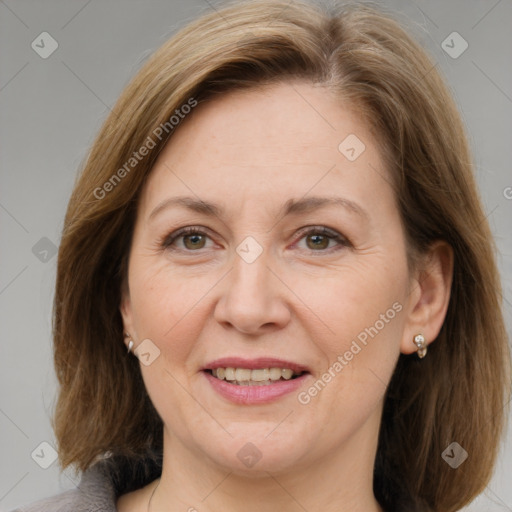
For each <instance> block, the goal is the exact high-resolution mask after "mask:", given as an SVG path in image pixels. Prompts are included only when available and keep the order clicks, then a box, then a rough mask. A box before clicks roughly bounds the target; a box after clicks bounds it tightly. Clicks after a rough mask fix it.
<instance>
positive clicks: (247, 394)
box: [203, 371, 309, 405]
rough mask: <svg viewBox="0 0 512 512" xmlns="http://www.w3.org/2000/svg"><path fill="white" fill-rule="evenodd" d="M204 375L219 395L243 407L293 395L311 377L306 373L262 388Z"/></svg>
mask: <svg viewBox="0 0 512 512" xmlns="http://www.w3.org/2000/svg"><path fill="white" fill-rule="evenodd" d="M203 374H204V375H205V377H206V378H207V379H208V381H209V383H210V384H211V386H212V388H213V389H214V390H215V391H217V393H219V395H221V396H223V397H224V398H227V399H228V400H230V401H231V402H234V403H236V404H243V405H250V404H263V403H267V402H272V401H274V400H277V399H278V398H280V397H282V396H284V395H287V394H288V393H293V392H294V391H297V389H298V388H300V386H302V384H303V383H304V380H305V379H306V378H307V377H308V375H309V374H308V373H304V374H302V375H300V376H299V377H297V378H295V379H290V380H276V381H274V382H272V384H266V385H265V384H264V385H262V386H240V385H238V384H230V383H229V382H227V381H225V380H220V379H217V378H216V377H214V376H213V375H211V374H210V373H208V372H205V371H203Z"/></svg>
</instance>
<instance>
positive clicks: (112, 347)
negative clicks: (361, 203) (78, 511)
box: [53, 0, 510, 512]
mask: <svg viewBox="0 0 512 512" xmlns="http://www.w3.org/2000/svg"><path fill="white" fill-rule="evenodd" d="M291 80H302V81H306V82H309V83H314V84H320V85H323V86H325V87H326V88H327V89H329V90H331V91H333V92H334V93H335V94H336V97H337V98H339V99H340V101H344V102H345V103H346V104H348V105H349V106H351V107H352V108H354V110H355V112H357V113H358V114H359V115H360V116H362V118H363V119H364V120H365V121H366V122H367V123H368V126H369V127H370V129H371V130H372V132H373V133H374V134H375V137H376V138H377V139H378V141H379V144H380V145H381V146H382V154H383V159H384V161H385V163H386V166H387V168H388V169H389V173H390V175H391V176H392V181H393V186H394V190H395V194H396V200H397V205H398V208H399V211H400V215H401V219H402V223H403V227H404V233H405V237H406V242H407V248H408V256H409V257H410V258H411V261H413V262H414V261H416V260H417V257H416V256H417V255H421V254H425V253H426V251H427V249H428V248H429V247H430V245H431V244H432V243H433V242H435V241H437V240H444V241H446V242H447V243H449V244H450V246H451V247H452V248H453V252H454V274H453V282H452V287H451V298H450V303H449V307H448V311H447V314H446V318H445V321H444V323H443V326H442V328H441V331H440V333H439V335H438V337H437V339H436V340H435V342H434V343H432V344H431V345H430V347H429V353H428V356H427V357H426V358H425V359H422V360H419V359H418V358H417V357H415V356H414V357H411V356H406V355H403V354H402V355H400V357H399V360H398V363H397V366H396V369H395V372H394V374H393V376H392V379H391V382H390V384H389V387H388V391H387V394H386V398H385V403H384V410H383V416H382V423H381V429H380V434H379V442H378V449H377V454H376V460H375V467H374V493H375V496H376V497H377V499H378V500H379V502H380V503H381V505H382V506H384V507H385V508H386V509H388V508H389V509H391V510H393V509H395V507H396V508H398V506H399V505H400V504H407V506H409V507H410V508H409V509H408V510H435V511H437V512H449V511H455V510H459V509H460V508H461V507H462V506H464V505H466V504H467V503H469V502H470V501H471V500H472V499H473V498H474V497H475V496H476V495H477V494H479V493H480V492H481V491H482V490H483V489H484V488H485V486H486V484H487V482H488V481H489V479H490V477H491V475H492V472H493V467H494V464H495V462H496V458H497V454H498V449H499V440H500V437H501V435H502V433H503V428H504V425H505V423H506V417H507V410H506V408H505V403H506V402H507V399H508V396H509V393H510V367H509V361H510V354H509V349H508V344H507V335H506V331H505V327H504V321H503V315H502V310H501V308H502V295H501V286H500V279H499V274H498V272H497V267H496V262H495V247H494V243H493V240H492V236H491V232H490V229H489V226H488V223H487V221H486V215H485V213H484V211H483V208H482V206H481V202H480V199H479V196H478V193H477V187H476V184H475V179H474V176H473V163H472V157H471V155H470V150H469V147H468V142H467V136H466V134H465V130H464V127H463V124H462V121H461V118H460V115H459V113H458V110H457V108H456V106H455V103H454V101H453V99H452V97H451V95H450V93H449V92H448V89H447V87H446V85H445V84H444V82H443V79H442V78H441V76H440V74H439V72H438V70H437V69H436V65H435V64H434V63H433V61H432V60H431V59H430V58H429V57H428V56H427V54H426V53H425V51H424V50H423V49H422V48H421V47H420V46H419V45H418V43H416V42H415V41H414V40H412V39H411V37H410V36H409V35H407V33H406V32H405V31H404V29H402V28H401V26H400V24H399V23H398V22H397V21H395V20H394V19H393V18H392V17H391V16H390V15H388V14H387V13H384V12H382V11H381V10H380V9H377V8H374V7H371V6H368V5H361V4H353V5H343V6H342V5H336V4H335V5H334V6H331V8H330V9H326V8H322V7H319V6H314V5H312V4H308V3H305V2H300V1H298V2H292V3H290V2H289V1H288V0H271V1H267V0H257V1H252V2H236V4H232V5H231V4H229V5H226V6H224V7H223V9H222V10H219V11H216V12H213V13H211V14H207V15H203V16H202V17H201V18H199V19H197V20H196V21H193V22H192V23H190V24H188V25H187V26H186V27H185V28H183V29H182V30H181V31H179V32H178V33H177V34H176V35H174V36H173V37H172V38H171V39H170V40H169V41H167V42H166V43H165V44H164V45H163V46H162V47H161V48H159V49H158V50H157V51H156V52H155V53H154V54H153V56H152V57H151V58H150V59H149V60H148V61H147V62H146V63H145V64H144V65H143V66H142V68H141V70H140V71H139V72H138V73H137V75H136V76H135V78H133V80H132V81H131V82H130V83H129V85H128V86H127V87H126V88H125V90H124V91H123V92H122V94H121V96H120V98H119V100H118V101H117V103H116V105H115V106H114V108H113V110H112V112H111V113H110V114H109V115H108V117H107V119H106V121H105V122H104V124H103V126H102V128H101V130H100V132H99V134H98V135H97V138H96V139H95V141H94V143H93V145H92V148H91V150H90V153H89V155H88V157H87V159H86V161H85V163H84V165H83V166H82V169H81V173H80V175H79V177H78V180H77V183H76V184H75V187H74V190H73V192H72V195H71V198H70V201H69V205H68V209H67V213H66V217H65V222H64V228H63V234H62V241H61V244H60V248H59V255H58V268H57V280H56V291H55V301H54V319H53V330H54V334H53V336H54V362H55V368H56V374H57V378H58V381H59V395H58V400H57V403H56V406H55V412H54V417H53V427H54V430H55V434H56V438H57V442H58V447H59V462H60V465H61V467H62V468H66V467H67V466H69V465H74V466H75V467H76V468H77V469H79V470H82V471H83V470H85V469H87V468H88V467H89V466H90V465H91V464H92V463H93V462H94V461H95V460H96V459H97V458H98V457H101V456H103V455H104V454H105V453H112V454H119V455H120V456H123V457H131V458H133V459H134V460H135V459H140V458H142V457H144V456H146V455H147V454H148V453H150V452H152V451H156V452H157V453H160V452H161V450H162V443H163V439H162V438H163V436H162V431H163V425H162V420H161V418H160V417H159V415H158V414H157V412H156V411H155V409H154V407H153V405H152V403H151V400H150V399H149V396H148V394H147V392H146V389H145V386H144V383H143V380H142V377H141V372H140V367H139V363H138V360H137V359H136V358H135V357H131V356H127V354H126V347H125V345H124V344H123V324H122V318H121V315H120V311H119V305H120V300H121V290H122V287H123V286H124V285H125V284H126V273H127V259H128V254H129V250H130V243H131V237H132V232H133V228H134V221H135V218H136V211H137V204H138V198H139V195H140V193H141V190H142V188H143V186H144V184H145V181H146V179H147V177H148V175H149V173H150V172H151V169H152V166H153V164H154V162H155V160H156V157H157V156H158V153H159V152H160V151H161V149H162V148H163V147H164V145H165V143H166V142H167V141H168V140H169V138H170V137H171V136H172V133H173V129H174V128H175V125H176V123H175V122H174V121H170V119H171V118H172V116H175V114H177V113H178V112H186V111H188V110H186V109H185V108H183V106H184V105H187V104H188V105H194V102H196V101H197V102H198V103H201V102H203V101H206V100H207V99H214V98H215V97H216V96H217V95H219V94H223V93H226V92H228V91H232V90H237V89H249V88H254V87H259V86H264V85H266V84H274V83H282V82H286V81H291ZM180 117H182V116H180ZM176 119H178V118H177V117H176ZM178 122H179V120H178ZM177 129H179V126H178V128H177ZM164 132H165V133H164ZM150 142H151V144H150ZM143 146H145V147H147V148H151V149H148V150H147V151H146V152H143V151H142V149H141V148H142V147H143ZM138 151H140V153H138ZM143 153H147V154H145V155H144V156H141V155H143ZM139 157H140V158H139ZM415 255H416V256H415ZM454 441H456V442H457V443H459V444H460V445H461V446H462V447H463V448H464V449H465V450H466V451H467V452H468V454H469V458H468V459H467V461H466V462H465V463H464V464H462V465H461V466H460V467H459V468H458V469H457V470H454V469H452V468H451V467H450V466H449V465H448V464H447V463H446V462H445V461H444V460H443V458H442V457H441V454H442V452H443V450H445V448H446V447H447V446H448V445H449V444H450V443H452V442H454Z"/></svg>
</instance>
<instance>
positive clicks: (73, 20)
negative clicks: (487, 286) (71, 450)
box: [0, 0, 512, 512]
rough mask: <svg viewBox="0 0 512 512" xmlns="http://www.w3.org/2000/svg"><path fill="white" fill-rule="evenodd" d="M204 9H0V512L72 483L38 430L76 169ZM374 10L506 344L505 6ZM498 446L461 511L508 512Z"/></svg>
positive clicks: (407, 0)
mask: <svg viewBox="0 0 512 512" xmlns="http://www.w3.org/2000/svg"><path fill="white" fill-rule="evenodd" d="M217 5H218V3H217V2H214V1H211V0H210V1H208V0H181V1H179V0H173V1H171V0H151V1H142V0H139V1H135V0H129V1H126V0H72V1H70V0H44V1H41V0H30V1H29V0H0V112H1V114H0V143H1V151H0V168H1V181H0V233H1V238H0V241H1V246H0V247H1V260H0V261H1V264H0V312H1V318H0V326H1V336H2V340H1V359H0V365H1V367H0V375H1V387H0V434H1V435H0V460H1V467H0V510H1V511H4V512H5V511H8V510H11V509H13V508H15V507H16V506H19V505H21V504H25V503H28V502H30V501H33V500H36V499H38V498H41V497H44V496H48V495H52V494H55V493H58V492H61V491H63V490H65V489H70V488H72V487H73V486H75V485H76V483H77V481H78V479H77V478H76V477H74V475H73V473H72V472H71V471H66V472H64V473H62V474H61V473H59V468H58V465H57V463H56V462H53V463H52V464H50V463H51V462H52V452H51V450H52V449H51V446H55V439H54V436H53V433H52V430H51V427H50V420H49V418H50V415H51V412H52V407H53V406H54V403H55V392H56V379H55V375H54V370H53V366H52V353H51V310H52V296H53V286H54V278H55V268H56V257H55V254H54V253H55V250H56V246H58V244H59V238H60V232H61V228H62V223H63V218H64V213H65V208H66V204H67V201H68V199H69V195H70V192H71V189H72V186H73V183H74V180H75V176H76V172H77V169H78V167H79V165H80V163H81V162H82V160H83V159H84V157H85V155H86V153H87V150H88V148H89V147H90V145H91V143H92V141H93V138H94V136H95V134H96V132H97V131H98V129H99V127H100V125H101V123H102V121H103V120H104V119H105V117H106V115H107V113H108V110H109V108H111V107H112V106H113V105H114V102H115V101H116V99H117V97H118V95H119V94H120V92H121V90H122V89H123V87H124V86H125V85H126V84H127V83H128V81H129V79H130V78H131V77H132V76H133V75H134V74H135V72H136V71H137V70H138V69H139V68H140V66H141V64H142V63H143V61H144V60H145V59H146V58H147V57H148V56H149V55H150V54H151V53H152V51H154V50H155V49H156V48H157V47H159V46H160V45H161V44H162V43H163V42H164V41H165V40H166V39H168V37H170V36H171V35H172V34H173V33H174V32H175V31H176V30H177V29H178V28H180V27H181V26H183V25H184V24H185V23H186V22H187V21H190V20H191V19H193V18H194V17H196V16H197V15H198V14H200V13H204V12H209V11H211V10H214V9H215V8H216V6H217ZM380 5H382V6H384V7H385V8H386V9H388V10H389V11H390V12H392V13H394V14H395V16H396V18H397V19H399V20H401V21H402V22H403V23H404V24H406V25H407V26H408V27H409V28H410V31H411V32H412V33H413V34H414V35H415V36H416V37H417V39H418V40H419V41H420V42H421V43H422V44H423V45H424V46H425V47H426V48H427V50H428V51H429V52H430V53H431V55H432V56H433V57H434V59H435V61H436V63H437V67H438V69H440V70H441V72H442V73H444V75H445V77H446V80H447V81H448V84H449V85H450V87H451V88H452V90H453V93H454V95H455V98H456V101H457V103H458V105H459V107H460V110H461V112H462V115H463V118H464V121H465V123H466V125H467V129H468V133H469V136H470V139H471V140H470V142H471V145H472V147H473V151H474V157H475V162H476V166H477V179H478V183H479V186H480V190H481V194H482V199H483V202H484V205H485V209H486V212H487V215H488V219H489V221H490V224H491V226H492V229H493V232H494V234H495V237H496V241H497V245H498V249H499V251H500V259H499V265H500V270H501V275H502V279H503V285H504V289H505V292H506V303H505V311H506V313H505V314H506V317H507V326H508V332H509V334H510V332H511V326H512V321H511V309H512V307H511V304H512V280H511V277H512V250H511V249H512V236H511V233H512V230H511V227H512V226H511V224H512V222H511V219H512V215H511V214H512V188H509V187H512V173H511V171H510V163H511V161H512V140H511V134H512V69H511V64H512V30H511V29H510V27H511V26H512V2H511V1H510V0H481V1H475V0H472V1H468V0H456V1H453V0H452V1H449V2H446V1H441V0H436V1H427V0H415V1H412V0H384V1H382V2H380ZM43 32H46V33H47V34H43V35H41V34H42V33H43ZM453 32H457V34H455V35H454V34H453ZM41 38H43V39H44V44H42V43H41V42H40V41H41ZM466 44H467V48H466V49H465V51H463V52H462V50H463V49H464V48H465V47H466ZM38 45H39V46H38ZM56 45H58V47H56ZM43 46H44V48H43ZM54 47H56V50H55V51H54V52H53V53H52V54H51V55H46V54H45V52H46V53H49V52H50V51H51V50H52V49H54ZM461 52H462V53H461ZM450 53H451V55H450ZM459 53H460V55H458V54H459ZM43 57H45V58H43ZM454 57H456V58H454ZM467 407H468V408H470V407H471V404H470V403H468V404H467ZM411 435H414V433H411ZM41 443H47V444H43V445H41ZM48 445H50V446H48ZM511 447H512V431H509V435H508V438H507V440H506V442H505V443H504V444H503V445H502V449H501V456H500V461H499V464H498V466H497V469H496V474H495V476H494V478H493V480H492V481H491V483H490V484H489V486H488V487H487V489H486V491H485V493H484V494H483V495H482V496H481V497H479V498H478V499H477V500H476V501H475V502H474V503H473V504H472V505H471V506H470V507H469V508H468V509H467V511H478V512H486V511H493V512H495V511H496V512H497V511H512V486H510V475H511V474H512V449H511ZM41 453H44V457H42V456H41ZM38 454H39V457H38ZM48 464H50V465H49V467H48V468H47V469H44V468H43V467H41V466H42V465H43V466H44V465H48Z"/></svg>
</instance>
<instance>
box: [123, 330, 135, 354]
mask: <svg viewBox="0 0 512 512" xmlns="http://www.w3.org/2000/svg"><path fill="white" fill-rule="evenodd" d="M124 337H125V338H130V337H131V336H130V334H129V333H127V332H125V333H124ZM132 348H133V340H130V342H129V343H128V353H130V352H131V351H132Z"/></svg>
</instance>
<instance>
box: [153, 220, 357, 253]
mask: <svg viewBox="0 0 512 512" xmlns="http://www.w3.org/2000/svg"><path fill="white" fill-rule="evenodd" d="M187 235H201V236H207V237H208V238H210V237H209V235H208V233H207V232H205V231H204V230H203V228H199V227H195V226H187V227H185V228H182V229H179V230H177V231H175V232H173V233H171V234H169V235H167V236H166V237H165V238H164V239H163V240H161V242H160V246H161V248H162V249H166V250H171V251H181V252H188V253H194V252H199V251H201V249H198V250H197V251H194V250H190V249H178V248H172V247H171V246H172V244H173V243H174V242H175V241H176V240H178V239H179V238H182V237H184V236H187ZM299 235H300V238H299V239H298V240H297V242H299V241H300V240H302V239H303V238H304V237H306V236H308V235H321V236H325V237H327V238H328V239H329V241H331V240H334V241H335V242H337V243H338V246H337V247H331V248H329V249H320V250H318V251H315V250H313V249H310V251H311V252H313V253H315V252H317V253H324V254H330V253H332V252H334V251H337V250H340V249H341V248H343V247H352V244H351V243H350V241H349V240H348V239H347V238H345V237H344V236H342V235H340V234H339V233H337V232H336V231H334V230H332V229H329V228H327V227H325V226H310V227H307V228H304V229H303V230H301V231H300V233H299ZM297 242H295V243H297Z"/></svg>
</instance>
